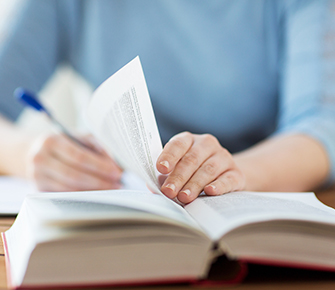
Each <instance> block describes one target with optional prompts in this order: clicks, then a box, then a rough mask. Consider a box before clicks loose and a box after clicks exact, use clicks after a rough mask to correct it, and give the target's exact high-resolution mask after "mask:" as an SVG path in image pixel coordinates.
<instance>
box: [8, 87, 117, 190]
mask: <svg viewBox="0 0 335 290" xmlns="http://www.w3.org/2000/svg"><path fill="white" fill-rule="evenodd" d="M14 95H15V97H16V98H17V99H18V100H20V101H22V102H23V103H24V104H25V105H27V106H30V107H32V108H34V109H35V110H37V111H39V112H42V113H44V114H45V115H46V116H47V117H48V118H49V119H50V120H51V122H52V123H53V124H54V125H55V126H56V127H57V128H58V129H60V132H61V133H62V134H50V135H48V136H43V137H40V138H38V139H37V140H36V141H35V142H34V144H33V145H32V146H31V150H30V154H29V160H28V162H29V164H30V166H29V171H30V172H29V175H30V176H31V177H32V178H33V179H34V180H35V182H36V184H37V187H38V189H39V190H41V191H76V190H95V189H116V188H120V187H121V183H120V179H121V174H122V171H121V169H120V168H119V167H118V166H117V165H116V163H115V162H114V161H113V160H112V159H111V158H110V157H109V156H108V155H107V153H106V152H105V151H104V150H103V149H101V148H100V147H99V146H98V145H97V144H96V142H95V140H94V139H93V138H92V137H88V136H86V137H81V138H80V139H79V138H78V137H75V136H74V135H73V134H71V133H70V131H69V130H67V129H66V128H65V127H64V126H63V125H62V124H61V123H60V122H59V121H58V120H56V119H55V118H54V116H53V115H52V114H51V112H50V111H49V110H48V109H47V108H45V106H43V105H42V103H41V102H40V101H39V100H38V99H37V98H36V97H35V96H34V94H33V93H31V92H28V91H26V90H23V89H21V88H18V89H16V90H15V92H14Z"/></svg>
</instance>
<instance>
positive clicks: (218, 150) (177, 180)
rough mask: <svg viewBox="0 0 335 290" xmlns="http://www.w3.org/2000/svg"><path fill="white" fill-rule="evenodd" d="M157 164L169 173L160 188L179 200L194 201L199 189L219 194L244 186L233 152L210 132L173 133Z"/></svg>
mask: <svg viewBox="0 0 335 290" xmlns="http://www.w3.org/2000/svg"><path fill="white" fill-rule="evenodd" d="M156 166H157V169H158V171H159V172H160V173H162V174H168V176H167V178H166V180H165V181H164V183H163V185H162V187H161V191H162V192H163V193H164V194H165V195H166V196H167V197H169V198H175V197H177V198H178V200H179V201H180V202H182V203H189V202H191V201H193V200H194V199H196V198H197V196H198V195H199V194H200V193H201V192H202V191H204V192H205V193H206V194H207V195H221V194H224V193H227V192H231V191H236V190H243V189H244V187H245V177H244V175H243V173H242V171H241V170H240V169H239V168H238V167H237V165H236V164H235V162H234V159H233V157H232V155H231V154H230V153H229V152H228V151H227V150H226V149H225V148H223V147H222V146H221V145H220V143H219V142H218V140H217V139H216V138H215V137H214V136H212V135H209V134H204V135H196V134H191V133H189V132H183V133H180V134H178V135H176V136H174V137H173V138H172V139H171V140H170V141H169V142H168V143H167V144H166V145H165V147H164V149H163V152H162V153H161V155H160V156H159V157H158V160H157V165H156Z"/></svg>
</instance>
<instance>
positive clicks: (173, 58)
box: [0, 0, 335, 180]
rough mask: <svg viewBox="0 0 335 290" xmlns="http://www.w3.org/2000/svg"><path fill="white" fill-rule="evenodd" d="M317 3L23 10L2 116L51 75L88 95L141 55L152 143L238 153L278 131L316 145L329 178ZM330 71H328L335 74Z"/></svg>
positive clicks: (242, 1) (328, 107)
mask: <svg viewBox="0 0 335 290" xmlns="http://www.w3.org/2000/svg"><path fill="white" fill-rule="evenodd" d="M328 6H329V3H328V1H326V0H315V1H309V0H301V1H295V0H287V1H286V0H280V1H276V0H273V1H271V0H207V1H203V0H197V1H195V0H193V1H190V0H159V1H158V0H141V1H139V0H133V1H132V0H122V1H117V0H47V1H45V0H28V1H26V3H25V5H24V6H23V8H22V10H21V12H20V15H19V17H18V20H17V21H16V23H15V25H14V26H13V31H12V32H13V33H12V34H10V36H9V37H8V39H7V40H6V41H5V43H4V45H3V46H2V48H1V50H0V113H1V114H3V115H5V116H7V117H8V118H10V119H12V120H15V119H16V118H17V117H18V115H19V114H20V112H21V110H22V107H21V105H20V104H18V103H17V102H16V101H15V100H13V97H12V92H13V90H14V89H15V88H16V87H17V86H23V87H26V88H29V89H31V90H34V91H38V90H40V89H41V87H42V86H43V85H44V84H45V82H46V81H47V80H48V78H49V77H50V76H51V74H52V73H53V72H54V70H55V68H56V67H57V65H59V64H60V63H68V64H70V65H72V66H73V67H74V68H75V69H76V70H77V71H78V72H79V73H80V74H81V75H82V76H83V77H84V78H86V79H87V80H88V81H89V82H90V83H91V84H92V85H93V86H95V87H96V86H98V85H99V84H100V83H101V82H102V81H104V80H105V79H106V78H107V77H109V76H110V75H111V74H113V73H114V72H115V71H116V70H118V69H119V68H120V67H122V66H123V65H124V64H126V63H127V62H128V61H130V60H131V59H133V58H134V57H135V56H136V55H139V56H140V58H141V62H142V65H143V69H144V74H145V76H146V80H147V84H148V88H149V92H150V95H151V99H152V103H153V107H154V111H155V115H156V118H157V123H158V127H159V130H160V133H161V137H162V141H163V142H166V141H167V140H168V139H169V138H170V137H172V136H173V135H174V134H176V133H178V132H181V131H185V130H187V131H190V132H193V133H211V134H213V135H215V136H216V137H217V138H218V139H219V141H220V142H221V144H222V145H223V146H224V147H226V148H227V149H228V150H230V151H231V152H238V151H240V150H243V149H246V148H248V147H250V146H252V145H253V144H255V143H257V142H259V141H261V140H263V139H265V138H267V137H268V136H271V135H273V134H278V133H282V132H287V133H302V134H307V135H309V136H312V137H314V138H316V140H318V141H320V142H321V143H322V144H323V145H324V147H325V148H326V150H327V152H328V154H329V158H330V160H331V164H332V171H331V176H330V180H334V177H335V95H334V94H332V95H331V94H329V93H327V79H328V78H327V65H328V70H329V62H328V63H327V59H326V54H325V48H326V39H327V38H326V37H325V33H326V29H327V22H328V20H329V16H330V15H328V14H330V12H329V11H330V8H329V7H328ZM334 69H335V67H334Z"/></svg>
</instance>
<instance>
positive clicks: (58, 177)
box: [35, 159, 121, 191]
mask: <svg viewBox="0 0 335 290" xmlns="http://www.w3.org/2000/svg"><path fill="white" fill-rule="evenodd" d="M35 179H36V180H43V184H42V183H41V185H40V186H39V189H40V190H43V191H46V190H47V188H48V187H50V184H48V183H46V182H45V181H44V179H47V180H48V181H49V180H53V181H55V182H57V183H58V184H59V187H63V188H62V189H57V191H64V190H65V191H75V190H94V189H117V188H120V187H121V184H120V182H119V181H116V180H115V181H114V180H110V179H103V178H101V177H99V176H96V175H94V174H91V173H87V172H85V171H80V170H78V169H76V168H74V167H71V166H69V165H67V164H66V163H63V162H61V161H60V160H58V159H52V160H50V162H49V163H48V165H47V166H45V165H43V164H41V166H40V168H39V170H38V171H36V175H35ZM42 185H43V186H42Z"/></svg>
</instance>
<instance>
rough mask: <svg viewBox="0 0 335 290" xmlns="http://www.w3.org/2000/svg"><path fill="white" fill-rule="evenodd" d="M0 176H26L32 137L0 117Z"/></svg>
mask: <svg viewBox="0 0 335 290" xmlns="http://www.w3.org/2000/svg"><path fill="white" fill-rule="evenodd" d="M0 136H1V141H0V174H10V175H17V176H26V174H27V172H26V171H27V170H26V165H27V161H26V160H27V155H28V150H29V147H30V146H29V144H30V143H31V141H32V136H29V135H28V134H27V133H25V132H23V131H22V130H21V129H20V128H18V127H17V126H15V125H14V124H12V123H11V122H9V121H7V120H6V119H5V118H3V117H2V116H0Z"/></svg>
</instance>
